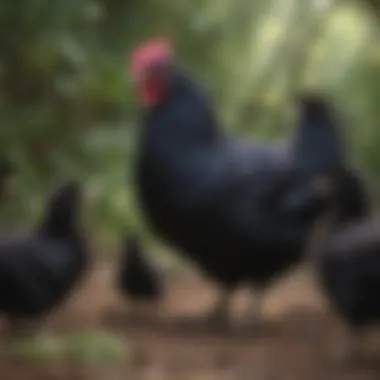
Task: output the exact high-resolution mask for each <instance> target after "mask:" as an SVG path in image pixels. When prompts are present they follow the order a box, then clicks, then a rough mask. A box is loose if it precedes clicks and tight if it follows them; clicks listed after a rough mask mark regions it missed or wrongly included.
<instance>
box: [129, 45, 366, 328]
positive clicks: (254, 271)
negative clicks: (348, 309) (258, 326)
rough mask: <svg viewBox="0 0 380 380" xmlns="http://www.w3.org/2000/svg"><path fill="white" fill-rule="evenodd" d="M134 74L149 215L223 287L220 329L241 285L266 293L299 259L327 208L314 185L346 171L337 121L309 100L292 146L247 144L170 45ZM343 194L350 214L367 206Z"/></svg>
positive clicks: (147, 54) (135, 62)
mask: <svg viewBox="0 0 380 380" xmlns="http://www.w3.org/2000/svg"><path fill="white" fill-rule="evenodd" d="M131 71H132V75H133V76H134V78H135V82H136V84H137V90H138V97H139V101H140V102H141V104H142V105H143V106H144V107H145V115H144V120H143V131H142V136H141V146H140V152H139V156H138V160H137V189H138V196H139V199H140V201H141V206H142V209H143V212H144V214H145V216H146V217H147V219H148V221H149V222H150V224H151V225H152V226H153V228H154V229H155V230H156V231H157V232H158V233H159V234H160V235H161V236H162V237H163V238H164V239H166V241H167V242H169V243H171V244H172V245H173V246H175V247H177V248H178V249H179V250H181V251H182V252H184V253H185V255H187V256H188V257H189V258H190V259H191V260H192V261H193V262H195V263H196V264H197V265H198V266H199V267H200V268H201V269H202V270H203V271H204V272H205V274H206V275H208V276H209V277H211V278H212V279H214V280H215V281H217V283H218V284H219V285H220V287H221V289H222V294H221V297H220V299H219V300H218V302H217V305H216V307H215V309H214V310H213V312H212V313H211V315H210V317H211V320H212V322H213V323H216V322H223V324H224V323H225V322H226V321H227V318H226V317H227V316H228V308H229V302H228V301H229V300H230V295H232V292H233V291H234V290H235V289H236V288H237V287H238V286H239V285H241V284H242V283H248V284H250V285H253V286H254V287H255V288H256V289H257V290H262V289H264V288H266V287H267V286H268V284H269V283H270V282H271V281H272V280H273V279H274V278H275V277H276V276H277V275H279V274H280V273H282V272H283V271H284V270H286V269H288V268H290V267H291V266H292V265H294V264H296V263H297V262H298V261H299V260H300V259H301V257H302V256H303V255H302V253H303V248H304V246H305V242H306V239H307V236H308V233H309V231H310V229H311V227H312V225H313V223H314V221H315V219H316V218H317V217H318V216H319V215H320V214H321V212H323V211H324V210H325V208H326V207H328V206H329V205H330V196H329V192H328V191H327V192H325V193H324V192H323V191H322V193H321V192H320V190H319V188H318V187H316V186H315V185H316V184H318V181H317V180H319V179H320V178H324V177H325V176H326V179H327V180H328V179H329V178H332V177H333V176H334V173H335V172H337V171H339V170H341V169H342V168H343V166H344V161H345V160H344V157H343V153H342V152H341V142H340V139H339V136H338V133H337V127H336V120H335V119H334V115H333V112H332V110H331V108H330V107H329V106H328V105H327V104H326V103H325V102H324V101H323V99H322V98H319V97H316V96H310V97H304V98H303V99H302V102H301V117H300V127H299V130H298V133H297V134H298V139H296V140H295V141H296V142H295V143H294V144H293V145H291V144H290V145H278V144H277V145H275V144H273V145H270V144H256V145H255V144H253V143H249V144H243V143H242V142H238V141H234V140H232V139H231V138H230V137H229V136H228V135H226V134H225V133H223V131H222V130H221V129H220V127H219V123H218V120H217V119H216V116H215V114H214V112H213V110H212V107H211V105H210V104H209V101H208V100H207V98H206V95H205V94H204V92H203V91H202V89H201V88H200V86H199V85H198V84H197V83H196V82H195V81H194V80H193V79H191V78H190V76H189V75H187V74H186V73H184V72H183V70H182V69H181V68H178V67H177V66H176V65H175V64H174V63H173V61H172V52H171V50H170V47H169V46H168V45H167V44H166V43H165V41H153V42H151V43H148V44H146V45H143V46H141V47H139V48H138V49H136V51H135V52H134V53H133V56H132V63H131ZM325 149H328V150H327V151H325ZM327 182H328V181H327ZM342 190H343V192H345V191H346V189H342ZM342 197H343V198H342V199H346V198H347V199H348V198H349V199H350V202H349V203H346V202H342V204H341V208H342V210H341V211H342V214H344V213H346V212H343V211H344V210H345V209H346V208H349V209H350V210H352V209H354V208H355V203H360V202H361V189H360V191H358V192H356V193H354V194H351V195H350V196H346V195H344V194H342ZM349 214H350V216H349V218H351V217H353V218H355V217H356V216H355V215H353V214H354V212H352V211H350V212H349ZM254 305H255V303H253V304H252V306H254ZM254 309H257V308H254ZM257 310H259V309H257ZM252 316H253V315H252ZM252 316H250V318H249V320H248V322H249V321H251V320H253V319H252Z"/></svg>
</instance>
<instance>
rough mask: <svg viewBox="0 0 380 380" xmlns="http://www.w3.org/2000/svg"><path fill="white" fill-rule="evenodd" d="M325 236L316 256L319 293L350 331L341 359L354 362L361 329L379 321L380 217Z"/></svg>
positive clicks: (353, 224) (356, 223)
mask: <svg viewBox="0 0 380 380" xmlns="http://www.w3.org/2000/svg"><path fill="white" fill-rule="evenodd" d="M330 223H331V221H330ZM327 235H328V238H327V239H324V240H325V242H324V243H323V249H321V250H320V252H318V253H317V254H316V258H317V262H316V264H317V265H316V268H317V274H318V277H319V280H320V284H321V286H322V290H324V292H325V293H326V295H327V296H328V298H329V299H330V301H331V303H332V305H333V306H334V308H335V309H336V311H337V312H338V314H339V315H340V316H341V317H342V318H343V320H344V321H345V322H346V323H347V325H348V327H349V330H350V331H349V332H350V334H349V338H350V339H349V342H347V345H346V347H345V350H344V351H343V352H342V354H343V357H342V359H345V360H347V359H354V358H355V356H356V354H358V353H359V349H360V344H359V340H358V338H360V336H361V334H360V333H361V332H362V330H363V328H365V327H367V326H369V325H371V324H374V323H378V322H379V321H380V303H379V301H378V297H379V292H380V217H378V216H377V217H372V218H368V219H365V220H362V221H357V222H355V223H351V224H349V225H346V226H345V227H343V228H340V229H338V230H334V231H333V232H332V233H331V232H330V233H329V232H327Z"/></svg>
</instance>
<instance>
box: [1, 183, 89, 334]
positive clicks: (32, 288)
mask: <svg viewBox="0 0 380 380" xmlns="http://www.w3.org/2000/svg"><path fill="white" fill-rule="evenodd" d="M81 193H82V192H81V189H80V186H79V185H78V184H77V183H74V182H69V183H66V184H65V185H63V186H61V187H60V188H59V189H58V191H56V192H55V193H54V194H53V196H52V198H51V199H50V201H49V203H48V205H47V207H46V211H45V215H44V216H43V218H42V220H41V222H40V223H39V224H38V225H37V226H36V227H35V229H34V230H33V231H32V233H31V234H30V235H29V236H23V237H22V238H20V237H18V238H17V239H12V238H8V239H5V238H3V239H2V240H1V241H0V313H3V314H4V315H5V316H7V317H8V319H9V321H10V322H11V323H12V324H13V325H14V327H23V326H22V325H21V324H19V322H21V321H23V322H28V323H29V322H32V323H34V322H40V321H41V320H42V319H43V317H45V316H46V315H47V314H48V313H49V312H50V311H51V310H52V309H53V308H55V307H57V306H58V305H59V304H60V303H61V302H62V301H63V300H64V299H65V298H66V297H67V296H68V294H69V292H70V291H71V290H72V289H73V287H74V285H75V284H76V283H77V281H78V280H79V279H80V277H81V276H82V274H83V272H84V270H85V268H86V263H87V255H86V247H85V242H84V237H83V235H82V232H81V231H80V227H79V211H80V204H81V195H82V194H81Z"/></svg>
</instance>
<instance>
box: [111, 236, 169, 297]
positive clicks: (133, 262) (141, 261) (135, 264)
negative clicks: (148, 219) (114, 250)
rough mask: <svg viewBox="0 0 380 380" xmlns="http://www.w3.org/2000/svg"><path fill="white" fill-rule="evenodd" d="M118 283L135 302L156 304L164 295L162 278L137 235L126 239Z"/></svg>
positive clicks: (124, 292)
mask: <svg viewBox="0 0 380 380" xmlns="http://www.w3.org/2000/svg"><path fill="white" fill-rule="evenodd" d="M117 281H118V283H117V286H118V288H119V289H120V291H121V293H122V294H123V295H124V296H126V297H129V298H130V299H132V300H133V301H143V302H144V301H147V302H154V301H156V300H158V299H159V298H161V296H162V294H163V283H162V277H161V275H160V273H159V272H158V270H157V268H156V267H154V266H153V265H152V264H151V263H150V262H149V261H148V258H147V257H146V255H145V253H144V251H143V247H142V244H141V241H140V238H139V237H138V236H137V235H128V236H127V237H126V239H125V242H124V246H123V248H122V257H121V268H120V272H119V276H118V280H117Z"/></svg>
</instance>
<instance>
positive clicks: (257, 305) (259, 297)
mask: <svg viewBox="0 0 380 380" xmlns="http://www.w3.org/2000/svg"><path fill="white" fill-rule="evenodd" d="M263 299H264V292H263V290H256V291H251V294H250V300H249V301H250V302H249V305H248V309H247V311H246V312H245V314H244V316H243V318H242V319H240V320H239V321H237V323H235V324H234V325H233V326H234V330H235V332H237V333H247V332H252V331H257V330H258V329H259V328H260V327H261V326H262V322H263V317H262V304H263Z"/></svg>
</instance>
